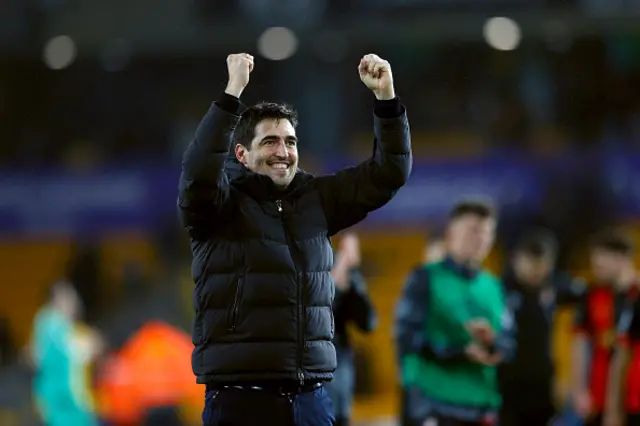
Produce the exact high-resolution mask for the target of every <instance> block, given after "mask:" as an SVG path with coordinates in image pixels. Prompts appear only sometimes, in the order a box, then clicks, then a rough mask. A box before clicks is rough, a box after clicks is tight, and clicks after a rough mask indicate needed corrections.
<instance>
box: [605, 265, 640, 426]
mask: <svg viewBox="0 0 640 426" xmlns="http://www.w3.org/2000/svg"><path fill="white" fill-rule="evenodd" d="M634 272H635V271H634ZM639 292H640V282H639V281H638V279H637V276H635V274H634V281H633V285H632V286H631V288H630V289H629V294H628V297H627V301H626V302H627V303H626V306H625V309H624V311H623V313H622V315H621V316H620V321H619V323H618V340H617V344H616V350H615V355H614V357H613V361H612V362H611V368H610V370H609V380H608V383H607V400H606V406H605V416H604V422H603V425H604V426H622V425H623V424H624V425H627V426H640V299H639V298H638V294H639Z"/></svg>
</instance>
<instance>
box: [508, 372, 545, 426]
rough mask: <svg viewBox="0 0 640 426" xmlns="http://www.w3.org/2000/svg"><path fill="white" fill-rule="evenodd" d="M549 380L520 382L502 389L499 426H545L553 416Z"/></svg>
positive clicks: (512, 383)
mask: <svg viewBox="0 0 640 426" xmlns="http://www.w3.org/2000/svg"><path fill="white" fill-rule="evenodd" d="M551 387H552V384H551V382H550V381H549V380H541V381H526V382H525V381H520V382H511V383H509V384H506V385H505V386H504V387H503V389H502V395H503V400H502V410H501V413H500V426H541V425H546V424H547V423H548V422H549V421H550V420H551V419H552V418H553V416H554V415H555V411H556V410H555V407H554V405H553V395H552V390H551Z"/></svg>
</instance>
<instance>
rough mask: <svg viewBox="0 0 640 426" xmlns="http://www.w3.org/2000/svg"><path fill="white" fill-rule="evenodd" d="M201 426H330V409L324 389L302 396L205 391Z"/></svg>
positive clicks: (296, 394) (251, 390)
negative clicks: (268, 425) (202, 425)
mask: <svg viewBox="0 0 640 426" xmlns="http://www.w3.org/2000/svg"><path fill="white" fill-rule="evenodd" d="M202 421H203V423H204V426H264V425H266V424H272V425H278V426H332V425H333V424H334V422H335V419H334V416H333V406H332V404H331V399H330V397H329V394H328V393H327V391H326V390H325V389H324V387H319V388H317V389H314V390H312V391H310V392H305V393H281V392H277V391H271V390H266V389H259V390H258V389H256V390H253V389H249V388H243V389H237V388H227V389H220V390H207V392H206V395H205V407H204V412H203V413H202Z"/></svg>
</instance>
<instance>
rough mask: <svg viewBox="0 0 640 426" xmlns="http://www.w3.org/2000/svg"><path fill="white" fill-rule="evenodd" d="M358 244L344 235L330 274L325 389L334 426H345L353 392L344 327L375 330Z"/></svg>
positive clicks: (351, 364) (352, 370) (352, 369)
mask: <svg viewBox="0 0 640 426" xmlns="http://www.w3.org/2000/svg"><path fill="white" fill-rule="evenodd" d="M360 263H361V257H360V241H359V239H358V236H357V235H356V234H355V233H351V232H349V233H346V234H344V235H343V236H342V237H341V239H340V246H339V249H338V252H337V254H336V261H335V264H334V266H333V270H332V271H331V275H332V276H333V280H334V282H335V284H336V294H335V298H334V299H333V316H334V324H335V325H334V326H335V336H334V339H333V344H334V345H335V346H336V355H337V357H338V367H337V368H336V371H335V372H334V373H333V380H332V381H331V382H329V383H327V385H326V388H327V391H328V392H329V395H330V396H331V401H332V402H333V412H334V416H335V419H336V420H335V424H336V426H348V425H349V424H350V419H351V405H352V403H353V392H354V390H355V366H354V354H353V350H352V348H351V344H350V342H349V332H348V329H347V327H348V325H349V324H353V325H355V326H356V327H357V328H358V330H360V331H362V332H365V333H369V332H371V331H373V330H374V329H375V327H376V314H375V310H374V307H373V304H372V303H371V299H370V298H369V295H368V294H367V287H366V281H365V279H364V277H363V276H362V273H361V272H360V270H359V268H360Z"/></svg>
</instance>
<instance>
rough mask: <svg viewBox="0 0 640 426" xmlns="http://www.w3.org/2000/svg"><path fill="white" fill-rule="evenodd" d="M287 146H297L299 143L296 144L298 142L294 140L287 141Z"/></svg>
mask: <svg viewBox="0 0 640 426" xmlns="http://www.w3.org/2000/svg"><path fill="white" fill-rule="evenodd" d="M287 145H289V146H296V145H297V142H296V141H293V140H288V141H287Z"/></svg>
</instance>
